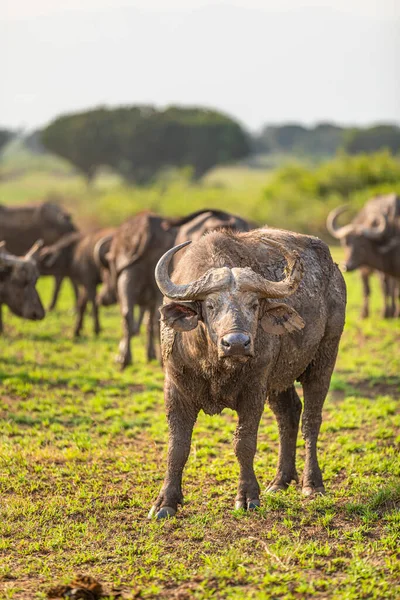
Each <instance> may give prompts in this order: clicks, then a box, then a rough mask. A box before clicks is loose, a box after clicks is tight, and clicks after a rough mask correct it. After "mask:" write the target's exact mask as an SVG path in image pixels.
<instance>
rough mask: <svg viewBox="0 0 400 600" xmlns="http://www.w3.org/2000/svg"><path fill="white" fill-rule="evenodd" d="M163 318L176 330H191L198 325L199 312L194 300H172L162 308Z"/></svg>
mask: <svg viewBox="0 0 400 600" xmlns="http://www.w3.org/2000/svg"><path fill="white" fill-rule="evenodd" d="M160 313H161V320H162V321H163V322H164V323H165V324H166V325H168V327H171V329H175V331H191V330H192V329H195V328H196V327H197V323H198V322H199V313H198V309H197V307H196V304H195V303H194V302H193V303H192V302H184V303H183V302H171V303H170V304H164V306H162V307H161V308H160Z"/></svg>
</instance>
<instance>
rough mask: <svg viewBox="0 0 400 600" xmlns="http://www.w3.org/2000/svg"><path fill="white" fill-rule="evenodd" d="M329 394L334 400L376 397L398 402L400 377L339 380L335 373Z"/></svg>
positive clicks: (399, 398) (399, 397)
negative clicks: (385, 397) (353, 397)
mask: <svg viewBox="0 0 400 600" xmlns="http://www.w3.org/2000/svg"><path fill="white" fill-rule="evenodd" d="M330 393H331V395H332V396H333V398H334V399H335V398H336V399H338V400H340V399H342V398H343V396H362V397H363V398H375V397H376V396H392V397H393V398H394V399H396V400H400V376H389V377H387V376H385V375H382V376H379V377H370V378H368V379H358V380H357V379H341V378H340V377H338V374H337V373H336V377H335V378H334V379H333V380H332V384H331V389H330Z"/></svg>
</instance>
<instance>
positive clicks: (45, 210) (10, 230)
mask: <svg viewBox="0 0 400 600" xmlns="http://www.w3.org/2000/svg"><path fill="white" fill-rule="evenodd" d="M73 231H76V227H75V225H74V223H73V222H72V219H71V215H70V214H69V213H68V212H66V211H65V210H64V209H63V208H61V207H60V206H58V205H57V204H54V203H52V202H43V203H42V204H34V205H24V206H12V207H11V206H0V240H4V241H5V242H6V245H7V249H8V251H9V252H11V253H12V254H17V255H19V254H25V252H27V251H28V250H29V248H30V247H31V246H32V245H33V244H34V243H35V242H36V240H38V239H41V240H43V242H44V244H46V245H50V244H54V243H55V242H56V241H57V240H59V239H60V238H61V237H62V236H63V235H65V234H67V233H72V232H73ZM62 280H63V277H62V276H56V277H55V287H54V292H53V297H52V300H51V303H50V306H49V310H52V309H53V308H54V307H55V305H56V302H57V298H58V294H59V291H60V287H61V283H62ZM74 291H75V295H76V294H77V290H76V288H74Z"/></svg>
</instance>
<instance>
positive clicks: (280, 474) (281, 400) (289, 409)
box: [267, 386, 301, 492]
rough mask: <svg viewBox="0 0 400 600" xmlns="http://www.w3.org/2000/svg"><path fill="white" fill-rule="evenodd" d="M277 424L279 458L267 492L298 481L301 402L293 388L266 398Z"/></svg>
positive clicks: (283, 488) (284, 488)
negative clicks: (298, 438)
mask: <svg viewBox="0 0 400 600" xmlns="http://www.w3.org/2000/svg"><path fill="white" fill-rule="evenodd" d="M268 404H269V406H270V407H271V409H272V411H273V413H274V415H275V418H276V420H277V423H278V429H279V458H278V469H277V471H276V475H275V478H274V479H273V481H272V482H271V483H270V484H269V486H268V488H267V492H276V491H278V490H286V489H287V487H288V486H289V484H290V482H291V481H296V483H297V482H298V481H299V478H298V476H297V471H296V444H297V434H298V431H299V422H300V414H301V402H300V398H299V396H298V395H297V392H296V389H295V387H294V386H292V387H291V388H289V389H288V390H286V391H285V392H280V393H275V394H274V393H272V394H270V395H269V397H268Z"/></svg>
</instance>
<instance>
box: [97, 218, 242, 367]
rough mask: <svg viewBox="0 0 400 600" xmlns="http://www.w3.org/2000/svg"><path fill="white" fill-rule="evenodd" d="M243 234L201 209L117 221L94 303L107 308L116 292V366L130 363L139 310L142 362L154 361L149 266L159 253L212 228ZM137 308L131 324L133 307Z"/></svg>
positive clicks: (236, 221)
mask: <svg viewBox="0 0 400 600" xmlns="http://www.w3.org/2000/svg"><path fill="white" fill-rule="evenodd" d="M226 228H228V229H231V230H235V231H248V230H249V229H250V227H249V224H248V223H247V222H246V221H245V220H244V219H241V218H240V217H236V216H234V215H231V214H229V213H227V212H224V211H220V210H209V209H204V210H200V211H197V212H195V213H191V214H190V215H187V216H185V217H182V218H180V219H167V218H165V219H164V218H162V217H160V216H158V215H154V214H151V213H140V214H138V215H136V216H135V217H132V218H131V219H129V220H128V221H126V222H125V223H123V224H122V225H121V226H120V227H119V228H118V230H117V232H116V234H115V236H114V239H113V241H112V243H111V247H110V252H109V254H108V259H109V263H110V272H111V282H110V284H109V285H108V286H106V287H105V288H104V289H103V290H101V292H100V294H99V302H100V303H102V304H107V300H105V298H107V295H108V291H109V289H111V290H112V289H114V288H117V292H118V298H119V304H120V308H121V313H122V318H123V337H122V339H121V342H120V345H119V354H118V357H117V361H118V362H119V363H120V364H121V367H122V368H125V367H126V366H127V365H129V364H131V362H132V353H131V344H130V340H131V337H132V336H133V335H135V334H136V333H138V331H139V328H140V324H141V321H142V319H143V314H144V311H145V310H147V311H148V312H149V318H148V325H147V358H148V360H151V359H153V358H155V357H156V350H155V345H154V337H155V336H157V337H158V332H159V324H158V318H157V312H156V311H157V307H158V306H160V304H161V301H162V296H161V294H160V292H159V290H158V288H157V285H156V282H155V279H154V268H155V265H156V263H157V261H158V259H159V258H160V257H161V256H162V254H163V253H164V252H165V251H166V250H168V249H169V248H171V247H172V246H173V245H174V244H176V243H180V242H183V241H186V240H191V239H198V238H199V237H201V236H202V235H203V234H204V233H206V232H208V231H212V230H215V229H226ZM135 305H138V306H139V309H140V314H139V320H138V322H135V319H134V313H133V311H134V306H135Z"/></svg>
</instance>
